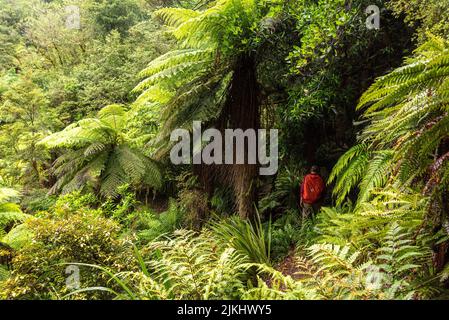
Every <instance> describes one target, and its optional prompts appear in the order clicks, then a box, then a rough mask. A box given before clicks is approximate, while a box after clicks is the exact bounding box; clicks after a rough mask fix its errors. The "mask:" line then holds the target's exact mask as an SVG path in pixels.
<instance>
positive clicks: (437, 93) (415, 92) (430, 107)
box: [330, 37, 449, 203]
mask: <svg viewBox="0 0 449 320" xmlns="http://www.w3.org/2000/svg"><path fill="white" fill-rule="evenodd" d="M448 61H449V59H448V44H447V41H445V40H443V39H441V38H437V37H433V38H432V40H429V41H428V42H426V43H425V44H424V45H422V46H421V47H419V48H418V49H417V50H416V52H415V55H414V56H413V57H411V58H409V59H408V60H407V62H406V64H405V65H404V66H403V67H401V68H398V69H396V70H394V71H392V72H391V73H389V74H387V75H385V76H383V77H381V78H379V79H377V81H376V82H375V83H374V84H373V85H372V86H371V87H370V88H369V89H368V90H367V91H366V92H365V93H364V94H363V96H362V97H361V99H360V103H359V108H364V109H365V113H364V118H365V119H367V120H368V121H369V124H368V126H367V127H366V128H365V129H364V130H363V132H362V134H361V137H360V142H361V143H360V144H359V145H357V146H355V147H353V148H352V149H350V150H349V151H348V152H347V153H346V154H345V155H344V156H343V157H341V158H340V160H339V162H338V163H337V165H336V166H335V167H334V170H333V173H332V174H331V177H330V181H334V180H335V181H336V187H335V189H334V194H335V195H337V202H338V203H342V201H343V200H344V199H345V197H346V196H347V195H348V193H349V191H350V190H351V188H353V187H355V186H356V185H359V188H360V189H361V191H362V192H361V193H359V202H363V201H366V200H368V199H369V194H370V192H371V191H372V190H374V189H375V188H378V187H382V186H384V185H385V184H386V183H387V182H388V181H390V184H391V183H392V182H396V183H398V184H399V185H402V186H410V185H411V184H412V183H414V182H416V181H417V180H421V181H422V180H424V182H425V183H426V187H425V190H427V192H433V191H437V190H439V188H435V186H436V181H439V184H440V185H445V184H446V178H445V177H446V176H447V172H446V170H447V166H446V162H445V159H446V157H447V155H446V153H447V150H445V149H444V148H443V146H442V143H443V142H444V140H445V139H446V137H447V130H446V129H447V127H446V126H447V120H448V118H447V115H446V105H447V103H448V100H447V94H446V93H445V92H446V88H447V86H448V84H447V83H448V79H447V78H448V75H447V71H448V68H447V63H448ZM441 148H443V149H441Z"/></svg>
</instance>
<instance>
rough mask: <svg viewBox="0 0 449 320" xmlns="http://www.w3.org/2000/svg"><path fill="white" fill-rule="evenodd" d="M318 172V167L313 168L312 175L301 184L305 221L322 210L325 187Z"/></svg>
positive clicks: (307, 176)
mask: <svg viewBox="0 0 449 320" xmlns="http://www.w3.org/2000/svg"><path fill="white" fill-rule="evenodd" d="M318 171H319V168H318V166H312V168H311V169H310V173H309V174H307V175H306V176H305V177H304V181H303V182H302V184H301V190H300V205H301V207H302V219H303V221H304V219H306V218H307V217H309V216H310V215H313V214H316V213H317V212H318V211H319V210H320V206H321V200H322V198H323V194H324V187H325V185H324V181H323V179H322V178H321V177H320V175H319V174H318Z"/></svg>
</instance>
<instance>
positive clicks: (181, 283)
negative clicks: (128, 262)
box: [91, 230, 246, 300]
mask: <svg viewBox="0 0 449 320" xmlns="http://www.w3.org/2000/svg"><path fill="white" fill-rule="evenodd" d="M136 255H137V256H138V257H139V260H140V267H141V271H139V272H123V273H117V274H113V273H111V272H110V271H109V270H104V271H105V273H106V274H109V276H110V277H111V280H112V281H111V283H114V282H115V283H118V284H120V286H121V288H122V290H121V291H119V292H117V294H116V298H117V299H145V300H146V299H151V300H156V299H235V298H238V297H239V294H240V292H241V291H242V289H243V283H244V280H245V278H246V276H245V270H246V265H245V262H246V260H245V258H244V257H242V256H241V255H239V254H238V253H237V251H236V250H235V249H233V248H231V247H229V246H225V247H221V246H220V245H219V243H218V242H216V240H215V239H214V237H213V236H212V235H211V234H210V233H209V232H203V233H201V234H197V233H194V232H192V231H187V230H178V231H176V232H175V234H174V237H173V238H172V239H168V240H165V241H156V242H152V243H150V244H149V245H148V246H147V247H145V248H144V249H143V250H142V254H140V253H138V252H136ZM146 257H151V258H152V259H151V260H149V261H146V259H145V258H146ZM92 267H95V268H98V267H97V266H92ZM91 290H92V291H93V290H95V289H91Z"/></svg>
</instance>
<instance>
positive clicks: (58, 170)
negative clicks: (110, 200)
mask: <svg viewBox="0 0 449 320" xmlns="http://www.w3.org/2000/svg"><path fill="white" fill-rule="evenodd" d="M126 116H127V114H126V111H125V109H124V108H123V107H122V106H120V105H110V106H107V107H105V108H103V109H102V110H100V111H99V113H98V116H97V118H88V119H84V120H81V121H79V122H77V123H74V124H72V125H70V126H68V127H67V128H66V129H64V130H63V131H61V132H57V133H54V134H52V135H50V136H48V137H46V138H45V139H43V140H42V141H41V142H40V143H41V144H43V145H45V146H46V147H48V148H51V149H55V148H58V149H63V150H64V149H65V150H67V151H66V152H65V153H64V154H63V155H61V156H60V157H59V158H58V159H57V161H56V162H55V164H54V166H53V170H54V174H55V175H56V176H57V177H58V181H57V182H56V183H55V185H54V186H53V187H52V191H53V192H58V191H62V192H63V193H67V192H71V191H74V190H77V189H83V188H85V187H86V186H92V187H93V188H94V190H95V191H97V192H99V193H100V194H101V195H102V196H105V197H116V196H117V195H118V188H119V187H120V186H121V185H124V184H130V185H132V186H134V187H137V185H139V184H142V183H143V184H146V185H149V186H152V187H155V188H158V187H160V185H161V173H160V171H159V168H158V166H157V165H156V163H155V162H154V161H152V160H151V159H149V158H148V157H146V156H145V155H144V154H143V153H142V152H141V151H140V150H138V149H137V148H134V147H133V146H132V142H131V141H129V140H128V139H127V137H126V131H125V125H126V120H127V118H126Z"/></svg>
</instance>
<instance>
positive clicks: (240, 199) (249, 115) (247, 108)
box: [220, 55, 260, 219]
mask: <svg viewBox="0 0 449 320" xmlns="http://www.w3.org/2000/svg"><path fill="white" fill-rule="evenodd" d="M259 128H260V87H259V85H258V83H257V77H256V68H255V60H254V57H253V56H252V55H244V56H241V57H240V58H239V59H238V60H237V63H236V65H235V68H234V75H233V78H232V83H231V88H230V93H229V98H228V101H227V102H226V104H225V107H224V109H223V112H222V116H221V119H220V129H221V131H222V132H224V129H242V130H243V131H245V130H246V129H255V130H257V129H259ZM246 146H247V145H246ZM234 154H235V152H234ZM247 160H248V148H246V150H245V161H247ZM222 167H223V169H224V172H223V176H224V178H226V179H228V180H229V182H230V183H231V184H232V187H233V189H234V194H235V198H236V202H237V203H236V205H237V210H238V213H239V215H240V217H242V218H243V219H248V218H253V217H254V215H255V212H256V210H255V205H256V204H257V188H256V186H257V183H256V179H257V176H258V165H257V164H247V163H246V164H233V165H223V166H222Z"/></svg>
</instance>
